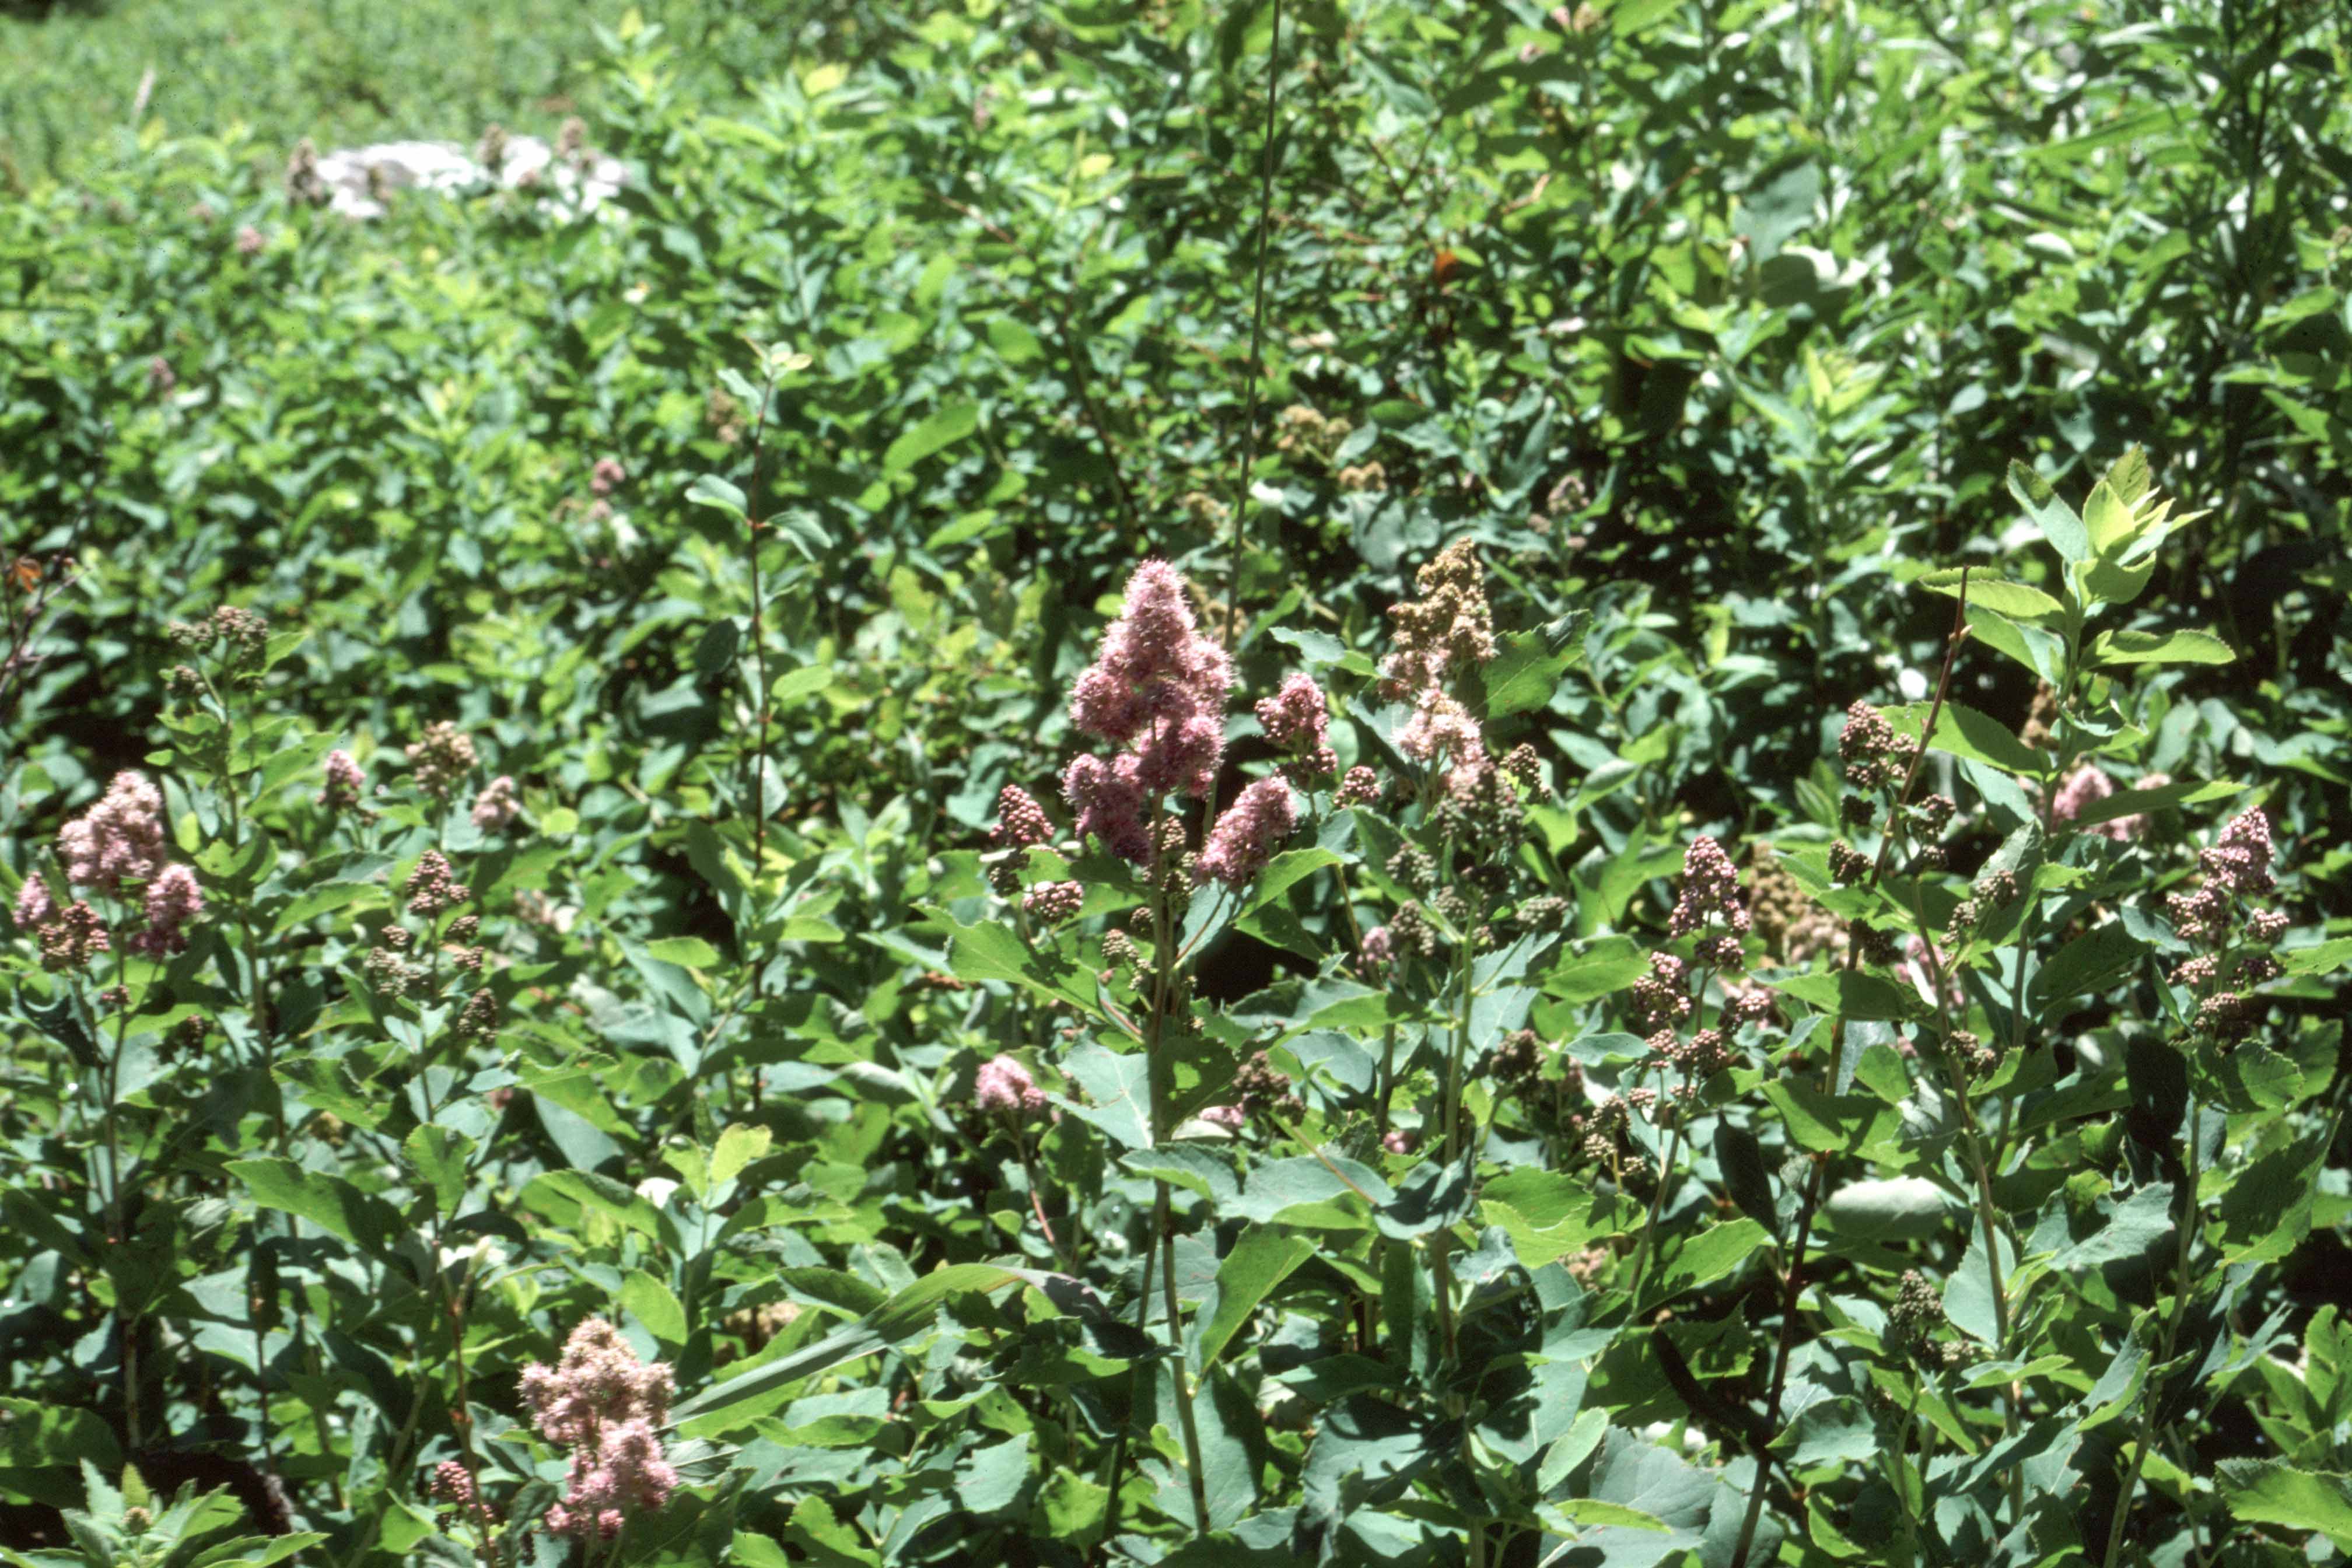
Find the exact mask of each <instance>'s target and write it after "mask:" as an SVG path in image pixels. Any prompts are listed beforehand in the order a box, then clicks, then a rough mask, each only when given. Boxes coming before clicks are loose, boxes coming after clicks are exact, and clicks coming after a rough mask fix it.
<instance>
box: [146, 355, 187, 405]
mask: <svg viewBox="0 0 2352 1568" xmlns="http://www.w3.org/2000/svg"><path fill="white" fill-rule="evenodd" d="M179 384H180V377H179V375H178V374H177V373H176V372H174V371H173V369H172V362H171V361H170V360H167V359H165V358H164V357H163V355H162V354H157V355H156V356H155V357H154V358H152V359H151V360H149V361H148V362H147V390H148V391H149V392H152V393H153V394H154V395H156V396H158V397H161V396H163V395H164V394H165V393H167V392H169V391H171V390H172V389H173V387H175V386H177V385H179Z"/></svg>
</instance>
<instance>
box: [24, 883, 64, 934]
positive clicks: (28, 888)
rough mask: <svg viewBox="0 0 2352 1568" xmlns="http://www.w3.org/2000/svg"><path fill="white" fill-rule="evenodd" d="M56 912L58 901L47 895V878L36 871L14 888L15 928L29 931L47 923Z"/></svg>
mask: <svg viewBox="0 0 2352 1568" xmlns="http://www.w3.org/2000/svg"><path fill="white" fill-rule="evenodd" d="M57 912H58V903H57V900H55V899H52V898H51V897H49V884H48V881H47V879H46V878H44V877H42V876H41V875H40V874H39V873H38V872H35V873H34V874H33V875H32V876H29V877H27V878H26V879H25V885H24V886H23V887H21V888H19V889H16V929H17V930H18V931H31V930H32V929H33V928H34V927H36V926H41V925H47V923H48V922H49V921H51V920H52V919H54V918H55V917H56V915H57Z"/></svg>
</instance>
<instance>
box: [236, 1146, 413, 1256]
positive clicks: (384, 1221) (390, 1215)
mask: <svg viewBox="0 0 2352 1568" xmlns="http://www.w3.org/2000/svg"><path fill="white" fill-rule="evenodd" d="M226 1169H227V1171H228V1173H229V1174H230V1175H232V1176H235V1177H236V1179H237V1180H238V1181H239V1182H241V1183H243V1184H244V1185H245V1190H246V1191H247V1192H248V1193H251V1194H253V1201H254V1202H255V1203H257V1204H259V1205H261V1206H262V1207H264V1208H272V1209H282V1210H284V1211H285V1212H286V1213H288V1214H290V1215H296V1216H297V1217H299V1218H301V1219H307V1220H309V1221H310V1223H311V1224H312V1225H315V1226H319V1228H320V1229H321V1230H324V1231H326V1232H328V1233H329V1234H330V1235H333V1236H337V1237H341V1238H342V1239H343V1240H345V1241H348V1242H350V1243H351V1244H352V1246H354V1247H362V1248H363V1249H365V1250H367V1251H370V1252H374V1251H379V1250H381V1249H382V1248H383V1247H384V1246H386V1245H387V1244H388V1242H389V1240H390V1238H391V1237H392V1236H393V1234H394V1232H395V1231H396V1230H397V1229H398V1228H399V1215H397V1214H395V1213H394V1211H393V1207H392V1205H390V1204H387V1203H385V1202H384V1201H383V1199H382V1198H379V1197H376V1196H374V1195H373V1194H369V1193H363V1192H362V1191H360V1190H359V1189H358V1188H357V1187H354V1186H353V1185H352V1184H350V1183H349V1182H347V1181H345V1180H343V1179H342V1178H341V1176H330V1175H327V1174H325V1173H321V1172H318V1171H306V1170H304V1169H302V1168H301V1167H300V1166H299V1165H297V1164H295V1163H294V1162H293V1161H291V1160H232V1161H230V1162H229V1163H228V1165H227V1167H226Z"/></svg>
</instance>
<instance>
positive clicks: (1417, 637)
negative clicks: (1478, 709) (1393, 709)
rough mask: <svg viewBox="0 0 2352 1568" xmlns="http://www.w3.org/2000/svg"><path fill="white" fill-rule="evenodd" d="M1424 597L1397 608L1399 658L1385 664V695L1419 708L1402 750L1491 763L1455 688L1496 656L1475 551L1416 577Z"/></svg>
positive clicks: (1462, 547)
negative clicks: (1473, 670)
mask: <svg viewBox="0 0 2352 1568" xmlns="http://www.w3.org/2000/svg"><path fill="white" fill-rule="evenodd" d="M1414 581H1415V582H1416V583H1417V584H1419V585H1420V587H1421V591H1422V597H1420V598H1419V599H1414V600H1407V601H1405V602H1404V603H1402V604H1397V605H1390V606H1389V616H1390V618H1391V620H1393V621H1394V622H1395V623H1396V631H1395V651H1394V652H1392V653H1391V654H1390V655H1389V656H1388V658H1386V659H1384V660H1383V661H1382V662H1381V675H1382V677H1383V678H1385V682H1386V684H1385V690H1386V691H1387V693H1388V694H1389V695H1390V696H1391V698H1394V699H1398V700H1408V701H1410V702H1412V718H1411V719H1410V720H1408V721H1406V722H1405V724H1404V727H1403V728H1402V729H1400V730H1399V731H1397V736H1396V744H1397V750H1399V751H1401V752H1403V753H1404V754H1405V755H1406V756H1408V757H1411V758H1412V759H1413V760H1414V761H1415V762H1420V763H1426V762H1432V761H1434V760H1435V759H1436V758H1437V757H1438V756H1439V755H1440V754H1441V753H1442V754H1444V756H1446V757H1448V758H1450V759H1452V761H1453V762H1454V763H1455V764H1456V765H1457V766H1458V765H1461V764H1465V763H1466V764H1469V765H1471V766H1473V767H1475V766H1476V765H1477V764H1479V763H1483V762H1485V761H1486V735H1485V733H1484V732H1483V731H1481V730H1480V728H1479V726H1478V721H1477V719H1476V717H1475V715H1473V714H1472V713H1471V711H1470V710H1469V709H1468V708H1466V707H1465V706H1464V705H1463V703H1462V702H1461V700H1459V699H1458V698H1456V697H1455V696H1454V693H1453V691H1452V690H1451V689H1450V688H1449V684H1448V683H1449V682H1450V681H1456V680H1460V679H1463V678H1465V676H1467V675H1468V673H1469V671H1470V670H1471V669H1472V668H1474V667H1475V666H1477V665H1481V664H1485V663H1486V662H1487V661H1488V660H1490V659H1492V658H1494V657H1495V620H1494V615H1493V612H1492V611H1491V610H1490V609H1489V608H1488V606H1487V604H1486V584H1485V580H1484V574H1483V573H1482V572H1481V571H1480V570H1479V566H1478V558H1477V554H1476V552H1475V548H1474V547H1473V545H1472V544H1471V542H1470V541H1468V540H1466V539H1462V540H1456V541H1455V542H1454V543H1452V544H1450V545H1448V546H1446V548H1445V549H1444V550H1443V551H1441V552H1439V553H1438V554H1437V556H1436V558H1435V559H1433V560H1432V561H1430V562H1429V563H1427V564H1425V565H1423V567H1422V568H1421V570H1420V572H1419V573H1417V574H1415V576H1414Z"/></svg>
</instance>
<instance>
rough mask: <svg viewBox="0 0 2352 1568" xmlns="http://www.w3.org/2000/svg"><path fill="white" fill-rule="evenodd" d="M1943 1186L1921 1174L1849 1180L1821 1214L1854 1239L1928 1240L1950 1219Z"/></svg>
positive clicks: (1842, 1233) (1839, 1232)
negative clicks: (1857, 1180) (1868, 1179)
mask: <svg viewBox="0 0 2352 1568" xmlns="http://www.w3.org/2000/svg"><path fill="white" fill-rule="evenodd" d="M1947 1205H1948V1200H1947V1198H1946V1197H1945V1194H1944V1189H1943V1188H1941V1187H1939V1186H1937V1184H1935V1183H1933V1182H1931V1181H1928V1180H1927V1179H1926V1178H1924V1177H1920V1176H1894V1177H1888V1178H1885V1179H1880V1180H1870V1181H1860V1182H1848V1183H1847V1184H1845V1185H1843V1186H1842V1187H1840V1188H1839V1189H1838V1190H1837V1191H1836V1192H1835V1193H1833V1194H1831V1196H1830V1200H1829V1202H1828V1203H1827V1204H1825V1205H1822V1214H1823V1215H1826V1216H1827V1217H1828V1219H1829V1221H1830V1223H1831V1224H1832V1225H1834V1226H1836V1227H1837V1229H1838V1234H1839V1235H1840V1236H1843V1237H1847V1238H1848V1239H1851V1240H1854V1241H1925V1240H1927V1238H1928V1237H1933V1236H1935V1235H1937V1234H1938V1233H1939V1232H1941V1231H1942V1230H1943V1228H1944V1226H1945V1225H1946V1224H1947V1223H1948V1217H1949V1215H1948V1208H1947Z"/></svg>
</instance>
